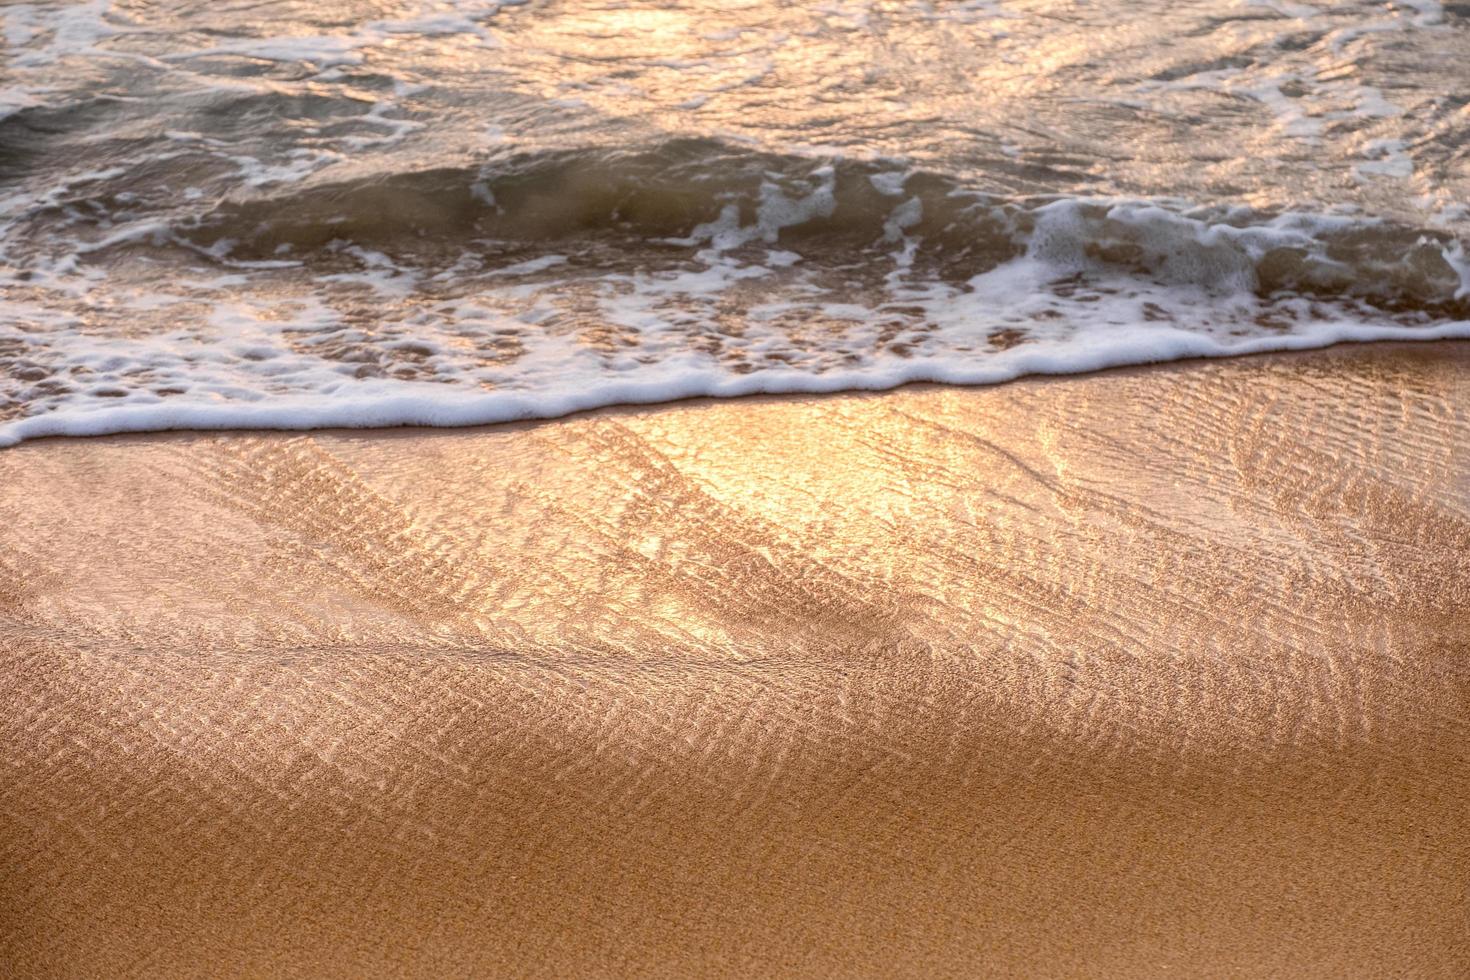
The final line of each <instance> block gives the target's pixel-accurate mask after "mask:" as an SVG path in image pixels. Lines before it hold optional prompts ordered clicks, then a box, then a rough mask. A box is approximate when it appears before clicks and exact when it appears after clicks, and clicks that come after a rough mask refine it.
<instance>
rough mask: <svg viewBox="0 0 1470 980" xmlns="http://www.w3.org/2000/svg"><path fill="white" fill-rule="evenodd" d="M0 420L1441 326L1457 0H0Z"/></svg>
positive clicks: (1455, 133) (274, 406) (1459, 76)
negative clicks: (1, 1) (2, 1)
mask: <svg viewBox="0 0 1470 980" xmlns="http://www.w3.org/2000/svg"><path fill="white" fill-rule="evenodd" d="M0 45H3V47H4V51H5V55H4V59H3V62H0V444H4V443H10V442H14V441H16V440H19V439H22V438H27V437H31V436H39V435H47V434H58V433H95V432H108V431H125V430H139V429H157V428H169V427H186V426H195V427H228V426H284V427H304V426H312V425H372V424H396V423H427V424H456V423H470V422H487V421H496V420H502V419H510V418H520V417H529V416H547V415H555V414H560V413H563V412H567V411H571V410H574V409H577V408H583V407H590V406H594V405H602V404H611V403H615V402H627V401H650V400H658V399H665V398H673V397H679V396H685V395H694V394H738V393H743V392H755V391H819V390H834V389H840V388H851V387H881V386H886V385H893V384H897V383H901V382H903V381H909V380H921V379H927V380H939V381H953V382H983V381H993V380H1002V379H1005V378H1009V377H1014V376H1016V375H1018V374H1023V373H1027V372H1038V371H1072V370H1085V369H1088V368H1093V367H1099V366H1103V365H1108V364H1119V363H1134V362H1141V361H1149V360H1160V359H1168V358H1174V357H1181V356H1188V355H1193V354H1223V353H1231V352H1245V351H1253V350H1264V349H1280V348H1293V347H1307V346H1320V345H1322V344H1324V343H1329V342H1332V341H1334V340H1342V339H1372V338H1379V337H1402V338H1412V337H1446V336H1470V256H1467V242H1470V140H1467V137H1470V4H1454V3H1445V4H1441V3H1436V2H1430V0H1412V2H1403V0H1399V2H1387V3H1384V2H1377V3H1372V2H1363V0H1346V2H1339V3H1334V4H1325V3H1324V4H1308V3H1293V2H1286V0H1280V2H1278V0H1209V2H1194V3H1173V2H1167V3H1166V2H1158V0H1155V2H1123V0H1107V2H1091V3H1089V2H1083V0H1073V2H1058V0H955V2H943V0H933V2H907V3H899V2H878V0H830V2H806V3H777V2H772V0H763V2H743V3H742V2H731V0H720V2H713V0H665V2H662V3H652V2H650V3H632V2H630V3H610V2H595V0H578V2H573V0H564V2H557V0H533V2H526V3H512V2H491V0H354V2H344V0H313V2H303V0H278V2H270V0H224V2H212V3H197V2H182V0H151V2H144V0H115V2H109V0H89V2H80V3H78V2H58V3H21V4H14V3H8V4H6V5H4V6H0Z"/></svg>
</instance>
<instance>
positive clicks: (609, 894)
mask: <svg viewBox="0 0 1470 980" xmlns="http://www.w3.org/2000/svg"><path fill="white" fill-rule="evenodd" d="M1467 881H1470V344H1449V343H1446V344H1436V345H1418V346H1407V345H1405V346H1399V347H1385V346H1375V347H1346V348H1339V349H1336V350H1332V351H1327V352H1322V353H1316V354H1305V355H1291V356H1281V357H1261V358H1249V359H1241V360H1235V361H1222V362H1211V363H1192V364H1182V365H1172V366H1165V367H1160V368H1154V369H1144V370H1133V371H1123V372H1116V373H1108V374H1102V375H1096V376H1089V377H1080V378H1069V379H1043V380H1036V381H1026V382H1021V383H1017V384H1012V385H1006V386H1001V387H996V388H988V389H967V390H961V389H944V388H913V389H906V390H902V391H898V392H893V393H888V394H884V395H852V396H840V397H830V398H814V399H769V400H747V401H738V402H695V403H687V404H681V405H676V406H668V407H663V408H656V409H646V410H636V411H619V412H605V413H600V414H595V415H588V416H583V417H577V418H572V419H568V420H564V421H560V422H553V423H547V424H542V425H525V426H511V427H501V428H496V429H485V430H476V431H466V430H462V431H424V430H413V431H402V432H393V433H367V432H332V433H316V434H310V435H300V434H281V433H274V434H272V433H265V434H255V433H252V434H240V433H236V434H227V435H165V436H155V437H126V438H106V439H95V440H73V441H67V440H48V441H41V442H36V443H32V444H23V445H21V446H19V447H17V448H15V449H11V450H7V451H4V452H0V963H3V964H6V966H5V968H4V969H3V970H0V973H4V975H6V976H16V977H118V976H148V977H161V976H267V975H289V976H342V977H348V976H371V975H378V976H386V975H398V976H414V977H420V976H422V977H437V976H467V975H489V974H497V973H502V974H506V975H541V976H599V975H606V976H634V975H661V976H774V975H804V976H817V975H822V976H873V977H898V976H915V977H938V976H1014V977H1049V976H1057V977H1099V976H1108V977H1154V976H1191V977H1207V976H1250V977H1273V976H1282V977H1318V976H1320V977H1338V978H1341V977H1383V976H1406V977H1445V978H1458V977H1464V976H1466V975H1470V898H1467V885H1466V882H1467Z"/></svg>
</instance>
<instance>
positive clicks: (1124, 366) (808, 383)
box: [0, 323, 1470, 451]
mask: <svg viewBox="0 0 1470 980" xmlns="http://www.w3.org/2000/svg"><path fill="white" fill-rule="evenodd" d="M1466 328H1467V325H1466V324H1458V323H1451V324H1446V325H1442V326H1438V327H1426V328H1413V329H1412V330H1410V329H1409V328H1403V327H1379V328H1360V329H1359V330H1358V332H1356V333H1353V332H1350V333H1348V334H1347V335H1344V336H1339V337H1337V338H1336V339H1333V340H1330V341H1325V342H1324V341H1321V340H1318V339H1314V338H1310V337H1299V336H1294V335H1288V336H1284V337H1280V338H1261V339H1258V340H1257V341H1252V342H1248V343H1245V344H1242V345H1240V346H1239V347H1237V348H1234V349H1230V350H1213V349H1209V348H1212V347H1213V346H1215V345H1214V343H1213V342H1208V343H1206V341H1207V340H1208V338H1192V339H1191V340H1190V341H1189V342H1188V343H1186V342H1185V341H1184V340H1183V339H1182V338H1176V341H1177V342H1179V343H1185V345H1186V348H1185V349H1186V350H1187V351H1189V352H1186V353H1181V354H1178V355H1176V356H1169V357H1159V358H1157V359H1143V360H1140V359H1138V358H1137V357H1136V356H1134V355H1131V354H1127V353H1115V352H1112V351H1111V350H1110V349H1109V348H1106V347H1104V348H1101V349H1099V350H1095V351H1093V352H1092V354H1091V357H1090V358H1087V359H1084V361H1083V363H1082V366H1078V367H1070V366H1069V367H1067V368H1065V369H1052V368H1049V367H1047V366H1046V364H1047V363H1048V362H1049V357H1048V356H1047V355H1046V354H1045V353H1044V352H1036V353H1035V354H1034V355H1033V356H1032V357H1031V358H1030V359H1029V360H1027V359H1023V364H1022V365H1021V366H1019V367H1014V368H1006V369H1002V370H1000V371H998V372H996V371H994V370H993V369H992V370H990V371H986V370H982V368H983V367H984V365H983V364H982V365H974V366H963V365H962V366H960V367H958V368H955V369H954V370H952V371H950V372H948V373H951V374H953V375H954V377H953V378H933V377H927V376H925V377H915V378H912V379H908V380H899V381H888V380H879V379H874V378H870V377H867V376H865V375H844V374H841V373H835V374H824V375H808V374H803V373H791V374H786V375H774V377H775V380H767V377H768V372H761V373H759V374H751V375H740V376H737V377H736V378H734V379H733V380H727V381H726V382H721V383H716V384H715V387H717V388H721V390H719V391H713V392H711V391H707V390H706V391H698V392H694V393H691V394H685V395H664V394H646V392H647V391H651V390H658V389H666V388H667V386H668V383H667V382H662V383H651V382H648V383H639V384H634V385H632V386H631V387H629V390H628V391H627V392H625V393H624V394H620V395H607V396H590V397H581V398H573V399H572V401H573V402H574V404H572V405H571V406H570V407H568V408H566V409H564V410H563V409H560V408H558V409H555V410H545V411H543V410H540V409H532V408H526V407H521V408H515V409H512V410H506V409H501V410H489V409H486V408H476V407H474V405H475V404H479V403H489V402H492V401H505V402H508V403H510V404H512V405H520V406H525V405H527V404H528V403H532V402H535V401H536V400H537V399H538V398H547V397H550V396H549V395H546V394H540V395H538V394H536V393H527V392H518V391H506V392H500V393H488V394H482V395H481V396H479V397H478V398H477V399H475V400H468V399H467V400H466V401H465V402H464V403H462V404H458V405H456V404H446V405H439V406H430V407H423V406H420V405H419V404H418V403H419V399H418V398H416V397H413V396H393V397H376V398H367V399H361V400H353V399H340V402H341V404H340V405H336V406H334V408H333V410H332V411H331V412H328V413H327V416H328V417H332V418H336V417H339V416H353V415H358V416H364V417H367V418H377V419H386V421H377V422H367V423H364V424H362V425H349V424H341V423H338V422H323V423H320V424H318V423H315V422H307V423H300V424H298V423H296V422H285V421H277V420H279V419H285V418H289V417H292V416H293V415H299V413H301V412H302V411H304V410H303V409H302V408H301V407H300V406H296V405H289V406H288V405H282V404H279V403H271V404H267V405H265V406H263V407H252V406H251V405H249V404H232V405H229V406H224V405H195V406H192V407H189V406H172V405H168V404H158V405H144V406H127V407H119V408H117V409H113V410H112V411H110V412H109V413H107V414H108V417H109V418H116V417H117V416H118V415H126V417H127V419H128V420H129V421H125V422H111V423H106V424H104V423H102V422H101V421H100V420H97V419H95V417H94V416H89V415H86V414H83V415H80V416H68V415H63V416H62V417H60V418H54V417H53V416H52V415H51V414H49V413H42V414H40V415H33V416H25V417H21V418H17V419H10V420H7V421H5V422H3V423H0V451H4V450H5V449H10V448H14V447H15V446H18V445H21V444H24V443H29V442H36V441H39V440H44V439H86V438H101V437H106V436H127V435H151V434H158V433H174V432H201V433H207V432H220V433H227V432H281V433H293V432H297V433H300V432H338V431H391V430H393V429H413V430H418V429H472V430H473V429H485V428H491V427H495V426H504V425H518V424H529V425H536V424H540V423H542V422H554V421H559V420H562V419H572V418H578V417H581V416H583V415H587V414H589V413H595V412H601V411H616V410H619V409H635V410H637V409H649V408H659V407H662V406H666V405H682V404H686V403H698V402H702V401H732V400H745V399H748V398H822V397H833V396H842V395H859V394H874V395H881V394H885V393H887V392H892V391H902V390H904V389H908V388H915V387H922V386H925V385H933V386H939V387H946V388H989V387H994V386H996V385H1006V384H1014V383H1016V382H1018V381H1027V380H1031V379H1037V380H1046V379H1055V378H1074V377H1088V376H1091V375H1095V374H1104V373H1108V372H1113V371H1127V370H1132V369H1140V368H1141V369H1149V368H1159V367H1168V366H1169V365H1175V364H1178V365H1189V364H1193V363H1204V362H1209V361H1221V360H1236V359H1243V358H1254V357H1271V356H1287V357H1290V356H1294V355H1297V354H1304V353H1306V354H1310V353H1314V352H1318V351H1325V350H1332V349H1335V348H1338V347H1344V346H1356V345H1372V346H1374V347H1382V346H1387V347H1398V346H1418V345H1425V344H1443V343H1451V344H1456V343H1470V337H1467V336H1466V334H1465V332H1464V331H1465V329H1466ZM1405 333H1412V334H1414V336H1409V337H1405V336H1403V335H1404V334H1405ZM1296 342H1299V343H1296ZM1123 346H1125V347H1126V345H1123ZM1195 348H1200V349H1198V350H1195ZM925 366H927V367H929V368H930V370H928V371H927V372H925V373H926V374H935V373H945V372H944V371H942V370H941V368H940V366H939V365H931V364H927V362H926V365H925ZM972 377H973V379H972ZM695 387H700V386H699V385H695ZM703 387H705V388H708V387H709V383H708V382H706V383H705V384H704V385H703ZM726 389H728V390H726ZM180 412H182V413H184V414H194V416H195V417H194V419H193V421H191V422H189V423H187V424H182V425H170V424H168V423H166V422H161V421H158V419H164V418H168V417H171V416H173V415H176V414H178V413H180ZM198 413H203V414H198ZM240 413H245V415H248V416H249V417H250V418H251V419H253V420H255V421H253V422H252V423H250V424H242V423H239V422H237V421H222V420H223V419H227V418H229V417H231V416H232V415H233V416H234V417H235V418H238V417H239V416H240ZM435 414H437V415H440V416H443V417H446V418H449V419H451V421H446V422H443V423H442V424H426V423H424V422H421V421H418V419H419V418H421V417H422V416H424V415H435ZM500 414H507V415H508V417H506V418H503V419H496V418H493V416H495V415H500ZM487 416H491V417H490V418H489V420H488V421H477V420H476V419H479V418H482V417H487ZM89 418H92V419H93V422H92V424H90V425H89V424H88V420H89ZM395 419H411V421H394V420H395ZM463 419H467V420H468V421H461V420H463ZM263 420H269V424H258V423H259V422H260V421H263ZM58 427H59V428H60V430H61V431H51V430H54V429H57V428H58ZM8 429H18V430H19V431H20V435H14V434H12V433H10V432H7V431H6V430H8ZM31 431H36V432H37V434H35V435H29V434H27V433H29V432H31Z"/></svg>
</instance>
